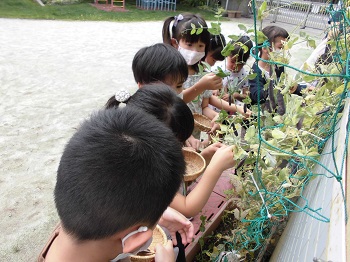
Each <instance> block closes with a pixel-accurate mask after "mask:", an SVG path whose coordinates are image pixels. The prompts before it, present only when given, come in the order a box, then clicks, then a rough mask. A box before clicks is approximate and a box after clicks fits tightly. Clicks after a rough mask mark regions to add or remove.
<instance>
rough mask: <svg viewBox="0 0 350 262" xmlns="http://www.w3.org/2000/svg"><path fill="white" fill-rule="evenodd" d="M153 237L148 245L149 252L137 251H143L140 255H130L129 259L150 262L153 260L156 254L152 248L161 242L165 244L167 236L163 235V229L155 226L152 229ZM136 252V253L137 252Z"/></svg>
mask: <svg viewBox="0 0 350 262" xmlns="http://www.w3.org/2000/svg"><path fill="white" fill-rule="evenodd" d="M152 237H153V239H152V243H151V245H150V246H149V248H148V249H149V250H150V252H142V251H141V252H139V253H143V254H142V255H132V256H130V261H142V262H152V261H154V258H155V256H156V254H155V253H154V248H155V246H156V245H157V244H162V245H163V246H165V245H166V243H167V242H168V239H167V236H166V235H165V232H164V230H163V229H162V228H161V227H160V226H158V225H157V226H156V227H155V228H154V230H153V236H152ZM139 253H138V254H139Z"/></svg>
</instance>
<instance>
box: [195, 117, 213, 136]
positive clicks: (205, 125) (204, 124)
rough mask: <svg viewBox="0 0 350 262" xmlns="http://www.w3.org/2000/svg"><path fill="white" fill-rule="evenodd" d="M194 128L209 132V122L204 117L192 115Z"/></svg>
mask: <svg viewBox="0 0 350 262" xmlns="http://www.w3.org/2000/svg"><path fill="white" fill-rule="evenodd" d="M193 119H194V126H195V127H196V128H198V129H199V130H201V131H203V132H209V131H210V130H211V120H210V118H209V117H207V116H205V115H201V114H198V113H193Z"/></svg>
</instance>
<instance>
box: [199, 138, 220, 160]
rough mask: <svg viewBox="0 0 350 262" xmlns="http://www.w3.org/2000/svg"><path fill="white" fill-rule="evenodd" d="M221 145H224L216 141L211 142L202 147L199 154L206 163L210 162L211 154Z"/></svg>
mask: <svg viewBox="0 0 350 262" xmlns="http://www.w3.org/2000/svg"><path fill="white" fill-rule="evenodd" d="M223 146H224V144H222V143H220V142H217V143H214V144H211V145H210V146H208V147H207V148H205V149H203V151H202V152H201V155H202V157H204V159H205V162H206V163H207V165H208V164H209V163H210V160H211V158H212V157H213V155H214V154H215V152H216V151H217V150H218V149H219V148H221V147H223Z"/></svg>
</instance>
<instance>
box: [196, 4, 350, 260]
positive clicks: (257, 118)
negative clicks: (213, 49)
mask: <svg viewBox="0 0 350 262" xmlns="http://www.w3.org/2000/svg"><path fill="white" fill-rule="evenodd" d="M266 7H267V5H266V2H265V4H262V5H261V6H260V8H259V12H258V18H259V20H260V22H261V21H262V19H263V18H264V14H265V12H266ZM217 15H218V16H220V14H217ZM347 23H348V24H346V25H344V26H346V27H347V28H348V27H349V21H347ZM211 26H212V27H211V28H210V29H209V31H210V32H211V33H212V34H219V33H220V32H221V29H220V22H219V21H218V22H216V23H212V24H211ZM200 30H202V29H201V28H195V27H194V28H192V33H193V34H195V33H200ZM241 30H244V31H246V32H247V33H256V34H255V35H254V36H253V38H254V39H255V42H258V43H263V44H261V46H260V47H261V48H266V47H267V43H264V40H265V39H266V38H264V36H263V34H262V32H260V31H259V30H256V28H254V29H247V28H245V27H244V26H243V25H242V26H241ZM344 31H345V32H346V30H344ZM229 37H230V38H231V39H232V40H233V41H235V40H236V39H238V38H239V37H240V36H236V35H231V36H229ZM300 37H303V39H301V41H303V42H305V43H306V44H307V45H308V46H315V41H314V40H313V39H311V38H310V37H308V36H306V35H301V36H300ZM298 41H299V36H294V35H292V36H291V37H290V39H289V40H288V41H287V42H285V43H284V47H283V50H282V52H281V53H278V54H277V53H274V52H273V51H271V52H270V60H268V61H265V62H267V63H269V64H271V65H277V66H286V67H290V68H291V69H294V70H297V71H298V74H297V75H296V78H295V79H293V78H290V77H289V76H288V75H286V74H282V75H281V77H280V78H279V79H277V78H276V76H275V74H273V73H272V74H271V75H270V79H269V81H268V82H267V84H266V86H265V87H264V88H265V89H266V90H268V92H269V100H268V102H266V103H265V104H264V105H262V104H258V105H254V106H251V109H252V111H253V112H254V117H252V118H251V119H244V118H243V117H242V116H240V115H236V116H235V117H231V116H229V115H228V114H227V112H225V111H221V112H220V114H219V119H218V122H219V123H221V130H220V131H219V132H218V133H217V135H216V136H214V137H213V141H214V142H216V141H219V142H222V143H224V144H228V145H233V146H234V147H233V150H234V155H235V160H236V161H237V163H238V165H237V167H236V174H235V175H233V176H232V178H231V183H232V185H233V189H232V190H229V191H227V197H228V198H230V199H231V200H233V202H234V204H235V208H233V209H232V210H229V211H227V212H228V214H230V215H231V217H233V218H234V221H235V223H233V222H232V220H231V222H232V224H231V225H229V227H230V230H229V231H228V232H227V231H225V232H224V233H222V232H219V233H217V234H214V236H213V238H214V240H212V242H213V243H214V244H213V245H210V246H208V247H207V249H205V248H204V249H203V247H202V249H203V253H204V254H206V259H208V258H209V259H212V260H213V259H215V258H216V257H217V256H218V254H219V253H220V252H221V251H234V252H239V253H240V254H241V255H242V256H246V257H250V258H252V257H256V256H257V255H258V253H259V252H260V251H259V250H260V249H263V248H264V247H265V246H266V245H267V244H268V241H269V239H271V238H272V236H273V234H274V232H275V230H276V228H277V227H278V226H279V225H280V224H281V223H282V222H285V220H286V219H288V215H289V214H290V213H291V212H305V213H307V214H309V215H311V216H313V217H314V218H315V219H318V220H320V221H324V222H329V218H327V217H325V216H324V215H323V214H322V212H321V211H320V210H319V209H317V208H316V209H314V208H312V207H310V206H308V200H307V199H305V204H304V205H302V206H298V205H297V204H296V201H297V200H298V199H299V198H305V197H304V196H303V191H304V187H305V186H306V185H307V184H308V183H309V182H310V181H311V180H312V179H313V178H314V177H315V176H319V175H323V176H327V177H330V178H336V179H337V180H338V181H339V182H340V183H341V180H339V176H338V174H336V173H335V174H334V173H331V172H330V171H325V173H324V174H314V173H313V168H314V167H315V166H316V165H320V163H319V162H318V160H319V158H320V156H321V154H322V151H323V147H324V145H325V143H326V141H327V140H328V139H329V138H330V137H332V136H333V134H334V132H335V131H336V129H335V126H336V123H337V122H338V121H339V119H340V118H341V116H342V113H341V110H342V107H343V105H344V99H345V97H346V94H347V93H348V92H349V91H350V88H349V86H348V81H349V72H348V73H347V74H346V73H344V72H343V69H344V68H345V67H346V66H347V63H349V61H348V59H349V45H348V41H349V36H347V35H346V34H345V33H343V34H340V35H337V37H336V38H335V39H333V40H330V41H329V44H330V46H331V47H332V50H335V51H334V53H333V54H330V55H332V56H333V57H334V58H333V60H332V61H331V62H327V63H319V64H317V66H316V68H315V69H311V68H310V66H309V65H304V68H305V69H306V68H308V71H302V70H298V69H296V68H293V67H292V66H289V65H288V63H289V57H290V54H289V50H290V49H291V48H292V47H293V45H295V44H296V43H297V42H298ZM242 48H244V46H242ZM229 51H230V44H228V45H227V46H226V47H225V48H224V50H223V52H222V54H223V55H224V56H227V55H228V54H229ZM255 59H257V60H259V59H261V58H259V57H258V56H255ZM200 68H201V70H200V71H201V73H205V71H211V68H210V67H209V66H208V65H207V64H205V63H204V64H203V67H200ZM205 69H206V70H205ZM215 73H217V75H220V76H223V77H224V76H225V70H223V69H221V68H218V69H217V71H215ZM250 77H254V76H250ZM300 81H305V82H312V83H313V85H314V86H315V89H314V90H313V91H304V92H303V95H302V96H297V95H294V94H290V92H289V90H290V88H291V87H293V86H294V85H295V84H296V83H297V82H300ZM235 84H237V83H235ZM233 88H234V87H233ZM347 135H349V134H347ZM222 239H224V240H225V243H223V242H222ZM227 243H229V245H227ZM203 261H205V260H203Z"/></svg>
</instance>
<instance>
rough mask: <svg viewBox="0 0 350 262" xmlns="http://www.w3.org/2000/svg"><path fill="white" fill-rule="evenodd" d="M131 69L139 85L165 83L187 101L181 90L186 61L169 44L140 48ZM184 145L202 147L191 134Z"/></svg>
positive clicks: (185, 74)
mask: <svg viewBox="0 0 350 262" xmlns="http://www.w3.org/2000/svg"><path fill="white" fill-rule="evenodd" d="M132 70H133V74H134V78H135V81H136V82H137V84H138V85H139V87H142V86H143V85H146V84H150V83H165V84H167V85H169V86H171V87H172V88H173V89H174V90H175V91H176V93H178V94H179V96H180V97H182V98H183V99H184V101H185V102H189V101H186V96H183V92H182V91H183V89H182V85H183V83H184V82H185V81H186V79H187V77H188V68H187V63H186V60H185V59H184V58H183V56H182V55H181V54H180V53H179V52H178V51H177V50H176V49H174V48H173V47H172V46H171V45H168V44H163V43H158V44H155V45H151V46H147V47H144V48H141V49H140V50H139V51H138V52H137V53H136V55H135V56H134V59H133V61H132ZM113 99H114V98H113V97H112V100H113ZM185 145H186V146H188V147H192V148H194V149H195V150H196V151H198V150H199V148H200V147H202V145H201V142H200V141H199V140H198V139H196V138H194V137H193V136H190V137H189V138H188V139H187V140H186V142H185Z"/></svg>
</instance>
